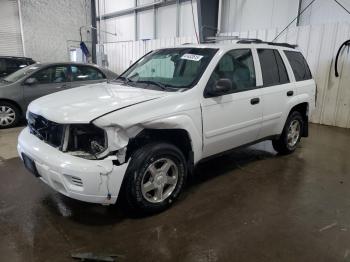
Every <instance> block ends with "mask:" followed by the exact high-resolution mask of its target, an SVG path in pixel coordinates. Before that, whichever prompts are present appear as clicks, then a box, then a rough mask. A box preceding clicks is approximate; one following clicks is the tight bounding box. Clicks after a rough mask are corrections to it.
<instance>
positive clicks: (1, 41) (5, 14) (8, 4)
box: [0, 0, 24, 56]
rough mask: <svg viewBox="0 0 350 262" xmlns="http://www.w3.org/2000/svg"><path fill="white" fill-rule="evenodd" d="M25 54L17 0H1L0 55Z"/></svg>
mask: <svg viewBox="0 0 350 262" xmlns="http://www.w3.org/2000/svg"><path fill="white" fill-rule="evenodd" d="M23 54H24V53H23V45H22V37H21V29H20V17H19V12H18V5H17V0H0V55H8V56H22V55H23Z"/></svg>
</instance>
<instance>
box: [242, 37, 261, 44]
mask: <svg viewBox="0 0 350 262" xmlns="http://www.w3.org/2000/svg"><path fill="white" fill-rule="evenodd" d="M262 43H264V41H263V40H261V39H257V38H240V40H238V41H237V44H262Z"/></svg>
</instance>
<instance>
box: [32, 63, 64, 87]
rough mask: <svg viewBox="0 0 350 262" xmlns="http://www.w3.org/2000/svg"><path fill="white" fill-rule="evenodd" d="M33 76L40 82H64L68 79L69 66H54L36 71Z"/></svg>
mask: <svg viewBox="0 0 350 262" xmlns="http://www.w3.org/2000/svg"><path fill="white" fill-rule="evenodd" d="M32 77H34V78H36V80H37V81H38V83H39V84H48V83H63V82H67V81H68V67H67V66H52V67H48V68H46V69H43V70H41V71H39V72H38V73H35V74H34V75H33V76H32Z"/></svg>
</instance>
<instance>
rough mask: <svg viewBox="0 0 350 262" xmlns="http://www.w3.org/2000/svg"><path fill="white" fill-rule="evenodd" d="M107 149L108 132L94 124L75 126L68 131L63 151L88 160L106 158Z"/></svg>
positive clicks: (70, 126)
mask: <svg viewBox="0 0 350 262" xmlns="http://www.w3.org/2000/svg"><path fill="white" fill-rule="evenodd" d="M106 149H107V135H106V132H105V131H104V130H103V129H101V128H99V127H97V126H95V125H93V124H74V125H69V127H67V129H66V133H65V139H64V145H63V151H65V152H67V153H69V154H71V155H74V156H77V157H82V158H86V159H91V160H93V159H99V158H102V157H104V155H105V154H104V153H105V152H106Z"/></svg>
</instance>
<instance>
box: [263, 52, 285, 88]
mask: <svg viewBox="0 0 350 262" xmlns="http://www.w3.org/2000/svg"><path fill="white" fill-rule="evenodd" d="M258 55H259V59H260V65H261V72H262V77H263V83H264V86H265V87H266V86H273V85H281V84H285V83H289V78H288V74H287V70H286V67H285V65H284V63H283V61H282V58H281V55H280V54H279V52H278V51H277V50H274V49H258Z"/></svg>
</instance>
